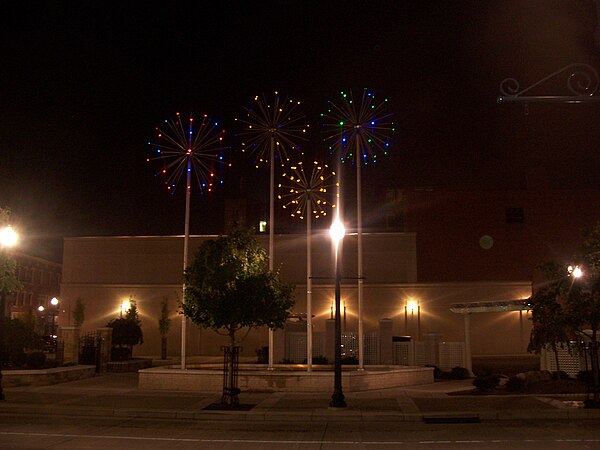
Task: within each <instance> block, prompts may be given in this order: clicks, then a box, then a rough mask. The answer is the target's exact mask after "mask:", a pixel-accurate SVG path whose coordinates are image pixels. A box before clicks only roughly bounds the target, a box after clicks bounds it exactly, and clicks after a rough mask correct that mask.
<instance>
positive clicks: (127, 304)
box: [121, 299, 131, 317]
mask: <svg viewBox="0 0 600 450" xmlns="http://www.w3.org/2000/svg"><path fill="white" fill-rule="evenodd" d="M130 309H131V302H130V301H129V299H126V300H123V301H122V302H121V317H123V314H127V312H128V311H129V310H130Z"/></svg>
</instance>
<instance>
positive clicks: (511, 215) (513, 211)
mask: <svg viewBox="0 0 600 450" xmlns="http://www.w3.org/2000/svg"><path fill="white" fill-rule="evenodd" d="M506 223H525V213H524V212H523V208H506Z"/></svg>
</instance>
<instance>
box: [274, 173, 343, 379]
mask: <svg viewBox="0 0 600 450" xmlns="http://www.w3.org/2000/svg"><path fill="white" fill-rule="evenodd" d="M310 170H311V171H310V173H309V175H308V176H307V174H306V172H305V170H304V164H302V162H299V163H298V164H296V165H294V166H291V167H290V169H289V170H288V171H286V172H285V173H284V174H283V175H282V177H283V179H284V181H283V182H282V183H280V184H279V189H280V192H281V194H279V195H278V198H279V200H281V202H282V206H283V208H284V209H286V210H289V211H290V215H291V216H292V217H297V218H299V219H302V220H303V219H306V328H307V329H306V336H307V341H306V370H307V371H308V372H311V371H312V359H313V358H312V266H311V259H312V251H311V250H312V239H311V233H312V231H311V230H312V229H311V223H312V222H311V219H312V217H313V216H314V218H315V219H318V218H319V217H324V216H327V209H329V208H335V207H336V203H331V202H329V201H328V197H329V198H330V197H331V195H330V193H329V189H330V188H333V187H336V188H339V183H337V181H336V178H335V172H333V171H331V170H330V169H329V166H327V164H319V163H318V162H316V161H313V164H312V167H311V169H310ZM338 196H339V191H338V190H337V189H336V192H335V198H336V200H335V201H337V198H338Z"/></svg>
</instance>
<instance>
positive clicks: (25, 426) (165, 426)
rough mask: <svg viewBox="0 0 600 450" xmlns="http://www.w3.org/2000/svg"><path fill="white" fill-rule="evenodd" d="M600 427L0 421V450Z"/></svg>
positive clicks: (573, 445) (357, 441)
mask: <svg viewBox="0 0 600 450" xmlns="http://www.w3.org/2000/svg"><path fill="white" fill-rule="evenodd" d="M599 425H600V422H599V421H598V420H580V421H547V420H534V421H527V422H526V423H524V422H522V421H514V422H512V421H493V422H482V423H456V424H447V423H446V424H426V423H422V422H398V423H394V422H373V423H356V422H347V423H344V422H335V423H315V422H304V421H299V420H295V421H289V422H239V423H238V422H234V421H197V420H195V421H194V420H192V421H189V420H184V419H178V420H174V419H162V420H161V419H139V418H118V417H110V418H105V417H69V416H45V415H12V416H11V415H2V416H0V448H2V449H144V450H151V449H198V448H202V449H240V448H241V449H244V450H251V449H346V448H348V449H359V448H365V449H383V448H385V449H392V448H399V449H429V448H431V449H527V450H532V449H545V450H547V449H600V434H599V433H598V429H599Z"/></svg>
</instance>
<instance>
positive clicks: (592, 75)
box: [497, 63, 600, 103]
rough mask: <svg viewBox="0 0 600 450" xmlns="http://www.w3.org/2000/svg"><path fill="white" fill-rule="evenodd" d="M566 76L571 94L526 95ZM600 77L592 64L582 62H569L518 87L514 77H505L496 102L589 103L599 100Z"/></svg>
mask: <svg viewBox="0 0 600 450" xmlns="http://www.w3.org/2000/svg"><path fill="white" fill-rule="evenodd" d="M561 75H562V76H566V80H565V83H566V87H567V90H568V91H569V92H570V93H571V94H572V95H526V94H528V93H529V92H531V91H532V90H533V89H534V88H536V87H538V86H540V85H542V84H544V83H545V82H547V81H549V80H551V79H554V78H558V77H560V76H561ZM599 85H600V77H598V72H597V71H596V69H594V68H593V67H592V66H590V65H588V64H583V63H575V64H569V65H567V66H565V67H563V68H561V69H559V70H557V71H556V72H553V73H551V74H550V75H548V76H546V77H544V78H542V79H541V80H539V81H537V82H535V83H533V84H532V85H531V86H529V87H527V88H525V89H520V85H519V82H518V81H517V80H516V79H514V78H505V79H504V80H502V82H501V83H500V94H501V95H499V96H498V99H497V102H498V103H590V102H600V90H599V89H598V87H599Z"/></svg>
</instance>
